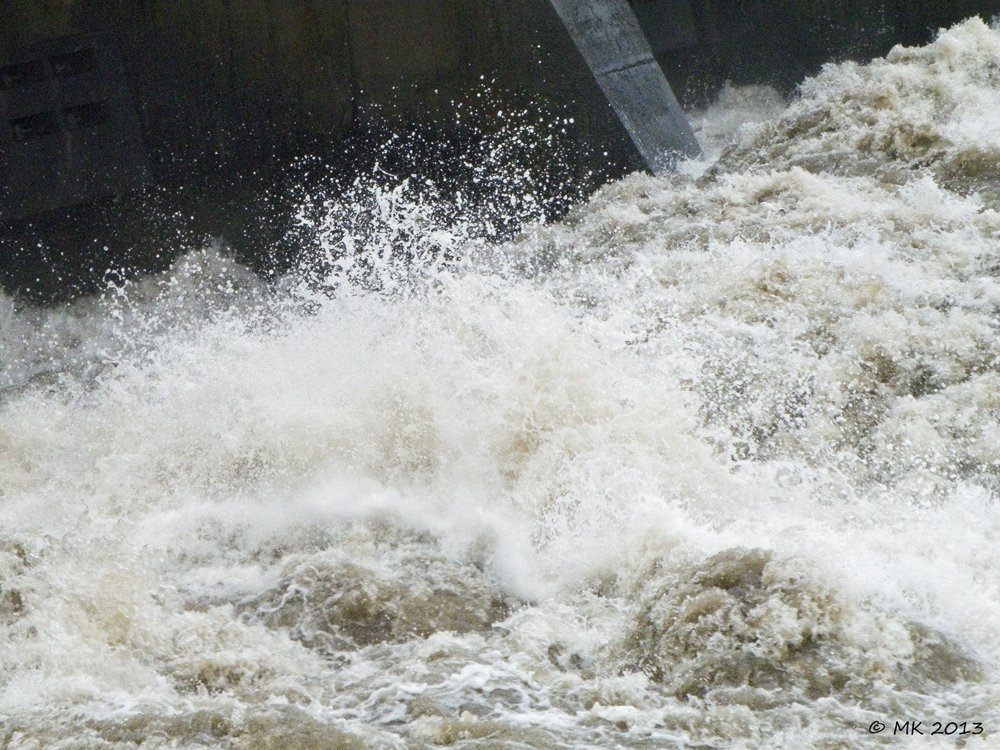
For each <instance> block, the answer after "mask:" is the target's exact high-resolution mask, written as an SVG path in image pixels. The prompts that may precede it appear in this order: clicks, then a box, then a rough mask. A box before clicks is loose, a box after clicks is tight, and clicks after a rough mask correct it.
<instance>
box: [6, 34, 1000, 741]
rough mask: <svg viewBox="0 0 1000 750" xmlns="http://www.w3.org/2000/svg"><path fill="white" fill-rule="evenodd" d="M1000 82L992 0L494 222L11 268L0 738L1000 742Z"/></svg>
mask: <svg viewBox="0 0 1000 750" xmlns="http://www.w3.org/2000/svg"><path fill="white" fill-rule="evenodd" d="M752 120H761V121H760V122H757V123H756V124H754V123H748V121H752ZM741 122H743V123H748V124H744V125H743V127H742V128H740V129H739V130H738V131H736V127H737V126H738V125H739V124H740V123H741ZM998 123H1000V32H998V31H997V30H994V29H991V28H990V27H989V26H988V25H986V24H984V23H983V22H981V21H979V20H975V19H974V20H970V21H968V22H965V23H963V24H961V25H959V26H956V27H955V28H953V29H951V30H949V31H947V32H944V33H943V34H942V35H941V36H940V37H939V38H938V39H937V41H935V42H934V43H932V44H930V45H929V46H927V47H924V48H919V49H903V48H897V49H895V50H893V51H892V52H891V53H890V54H889V55H888V56H887V58H886V59H884V60H876V61H874V62H872V63H871V64H869V65H857V64H853V63H845V64H841V65H833V66H829V67H827V68H826V69H825V70H824V71H823V72H822V73H821V74H820V75H819V76H818V77H816V78H815V79H812V80H809V81H806V82H805V83H804V84H803V87H802V90H801V96H799V97H798V98H797V99H796V100H795V101H794V102H793V103H792V104H791V105H790V106H787V108H786V106H785V104H784V103H781V102H779V101H778V100H777V99H776V97H775V95H774V94H773V93H771V92H769V91H767V90H762V89H752V88H751V89H735V88H734V89H729V90H727V91H725V92H724V94H723V96H722V98H721V99H720V102H719V103H718V104H717V106H716V107H714V108H713V109H711V110H710V111H708V112H706V113H704V114H703V115H702V116H700V117H699V118H697V121H696V124H697V125H698V126H699V127H700V133H701V137H702V139H703V141H705V142H706V143H707V144H708V145H709V150H714V151H715V153H716V154H719V152H720V151H721V145H722V144H723V143H724V142H725V141H726V140H727V139H728V140H732V139H735V142H734V145H732V146H731V147H729V148H727V149H726V150H724V151H721V155H718V156H717V158H714V159H713V160H711V161H707V162H702V163H692V164H687V165H685V167H684V170H683V173H682V174H680V175H678V176H675V177H673V178H670V179H654V178H651V177H648V176H643V175H633V176H632V177H629V178H628V179H625V180H623V181H621V182H619V183H617V184H613V185H609V186H607V187H605V188H604V189H602V190H601V191H599V192H598V193H597V194H596V195H595V196H594V197H593V198H592V199H591V200H590V201H589V202H588V203H586V204H585V205H582V206H580V207H579V208H578V209H576V210H575V211H574V212H573V213H572V214H570V215H569V216H568V217H567V218H566V219H565V220H563V221H561V222H559V223H556V224H550V225H541V224H540V225H537V226H528V227H526V228H525V230H524V232H523V233H522V234H521V235H520V236H519V238H517V239H516V240H514V241H512V242H510V243H507V244H505V245H501V246H495V245H492V246H491V245H488V244H485V243H480V242H476V241H474V240H472V239H466V238H463V233H462V231H461V227H460V226H459V225H458V224H455V223H454V222H452V223H451V224H449V225H447V226H443V225H442V226H436V225H435V224H434V221H433V216H434V211H432V210H430V209H429V208H428V207H427V206H426V205H423V204H421V202H420V201H419V200H417V199H411V198H412V196H411V194H410V193H409V192H407V190H406V189H404V187H399V188H397V189H396V190H388V189H387V190H383V191H378V190H374V189H373V190H372V191H370V193H369V200H368V201H367V203H365V204H364V205H360V204H359V205H358V206H355V207H352V206H345V205H342V204H338V205H334V203H332V202H331V203H328V204H318V205H313V206H310V207H308V208H307V209H304V210H303V221H304V222H306V221H308V222H311V225H310V230H311V232H312V234H311V235H310V236H312V237H313V240H314V242H315V247H314V248H313V250H312V251H311V256H312V260H313V268H312V270H311V271H309V272H303V273H302V274H299V275H298V276H296V277H294V278H290V279H289V280H288V281H287V282H285V283H284V284H282V285H278V287H277V288H265V287H263V286H262V285H261V284H260V283H259V282H257V281H256V279H254V277H253V276H252V275H250V274H249V273H248V272H245V271H244V270H242V269H241V268H239V267H238V266H236V265H235V264H234V263H232V262H231V261H230V260H228V259H227V258H226V257H225V255H224V254H221V253H219V252H215V251H212V250H205V251H203V252H193V253H189V254H188V255H186V256H184V257H183V258H182V259H181V260H180V261H178V263H177V264H176V265H175V267H174V268H173V269H172V270H171V271H170V272H169V273H167V274H165V275H163V276H159V277H155V278H150V279H147V280H145V281H143V282H141V283H135V284H130V285H126V286H123V287H120V288H116V287H110V288H109V290H108V291H107V293H106V294H104V295H103V296H102V297H100V298H94V299H90V300H83V301H77V302H75V303H72V304H69V305H67V306H65V307H62V308H58V309H52V310H47V311H37V310H36V311H31V310H22V309H20V308H18V307H16V306H15V305H14V303H13V301H12V300H10V299H7V298H0V366H2V368H3V369H2V372H0V378H2V381H0V388H2V389H3V390H2V391H0V745H2V746H3V747H5V748H11V749H14V748H18V749H19V750H27V749H28V748H32V749H41V748H45V749H48V748H81V749H82V748H120V749H122V750H124V749H125V748H150V749H152V748H234V749H246V750H257V749H261V750H265V749H273V750H279V749H280V750H306V749H307V748H308V749H316V750H323V749H332V748H338V749H351V750H354V749H358V750H360V749H361V748H433V747H439V746H450V747H455V748H618V747H621V748H668V749H669V748H693V747H697V748H745V749H746V748H827V749H830V750H832V749H833V748H845V749H846V748H869V747H886V746H892V747H914V748H918V747H919V748H937V747H942V748H943V747H948V748H951V747H961V746H964V747H968V748H991V747H993V748H995V747H998V746H1000V673H998V669H1000V661H998V654H1000V554H998V551H1000V549H998V545H1000V508H998V505H997V498H998V493H1000V282H998V280H1000V213H998V210H997V209H998V195H1000V188H998V185H1000V125H998ZM362 203H364V202H362ZM352 211H357V212H359V214H358V215H361V214H363V215H364V216H365V217H367V218H365V219H364V220H363V221H362V220H360V219H359V220H356V221H354V223H353V224H352V220H351V219H350V216H351V212H352ZM307 217H308V218H307ZM355 230H357V231H355ZM400 247H403V250H404V252H402V253H399V252H396V251H398V250H399V248H400ZM915 722H920V725H919V727H915V726H914V723H915ZM883 725H884V729H882V730H881V731H879V728H880V727H881V726H883ZM935 728H937V729H938V730H939V732H940V733H939V734H932V732H934V730H935ZM915 732H923V733H924V734H922V735H920V734H916V733H915Z"/></svg>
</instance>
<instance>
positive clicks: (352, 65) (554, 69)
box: [0, 0, 1000, 299]
mask: <svg viewBox="0 0 1000 750" xmlns="http://www.w3.org/2000/svg"><path fill="white" fill-rule="evenodd" d="M632 6H633V10H634V12H635V16H636V18H637V19H638V21H639V23H640V25H641V27H642V31H643V32H644V34H645V36H646V38H647V39H648V42H649V46H650V48H651V50H652V52H653V53H654V54H655V55H656V60H657V62H658V63H659V66H660V67H661V68H662V70H663V71H664V73H665V74H666V77H667V79H668V80H669V82H670V85H671V86H672V88H673V90H674V92H675V93H676V94H677V98H678V99H679V100H680V103H681V105H682V106H684V107H687V108H691V107H698V106H702V105H704V104H705V103H707V102H708V101H710V100H711V99H712V97H713V96H714V95H715V93H716V92H717V91H718V89H719V88H720V87H721V85H722V84H723V83H724V82H726V81H732V82H734V83H767V84H770V85H773V86H775V87H777V88H779V89H780V90H782V91H784V92H790V91H791V90H792V89H793V88H794V86H795V85H796V84H797V82H798V81H800V80H801V79H802V77H803V76H804V75H807V74H810V73H813V72H815V71H816V70H817V69H818V68H819V66H820V65H821V64H822V63H823V62H826V61H829V60H840V59H846V58H858V59H864V58H867V57H871V56H873V55H878V54H883V53H884V52H886V51H887V50H888V49H889V48H890V47H891V46H892V45H893V44H896V43H904V44H915V43H921V42H924V41H926V40H928V39H929V38H931V37H932V35H933V33H934V32H935V30H936V29H937V28H938V27H941V26H947V25H949V24H951V23H953V22H955V21H956V20H958V19H961V18H963V17H966V16H970V15H976V14H979V15H982V16H984V17H989V16H991V15H992V14H994V13H997V12H998V11H1000V2H998V1H997V0H960V1H958V2H943V1H942V2H917V0H881V1H880V2H874V3H866V2H860V0H838V1H837V2H819V0H782V1H780V2H764V1H763V0H740V1H739V2H731V3H723V2H720V1H719V0H632ZM0 71H2V72H0V88H2V92H0V94H2V96H0V99H2V101H3V103H4V107H5V110H4V112H2V113H0V114H2V115H3V118H4V119H5V122H4V123H0V125H2V126H3V127H0V130H2V131H3V132H2V135H0V149H3V151H2V153H0V179H2V180H3V185H0V222H2V224H0V258H2V262H0V283H2V284H3V285H4V286H5V287H7V288H9V289H13V290H16V291H18V292H20V293H21V294H22V296H24V297H25V298H26V299H50V298H58V297H60V296H65V295H67V294H68V295H72V294H77V293H80V292H85V291H88V290H89V289H92V288H95V285H99V283H100V281H101V278H102V276H103V273H104V271H105V270H106V269H107V268H109V267H121V268H125V269H129V270H135V271H141V270H155V269H157V268H160V267H163V266H164V265H165V264H167V263H169V260H170V258H169V252H167V251H164V250H163V249H162V248H163V245H164V242H163V241H161V240H162V238H163V237H171V238H176V237H177V236H181V237H183V238H185V241H189V242H191V243H197V242H200V241H203V240H204V238H206V237H213V236H214V237H222V238H224V239H225V241H226V242H227V243H228V244H229V245H230V246H231V248H232V249H233V251H234V252H235V253H236V255H237V257H238V258H239V259H240V260H242V261H244V262H246V263H248V264H249V265H251V266H252V267H254V268H256V269H257V270H259V271H269V270H270V271H273V272H280V271H281V270H282V269H283V268H285V267H287V265H288V264H289V263H291V262H293V260H294V255H295V250H294V248H288V247H283V246H282V237H283V236H284V233H285V231H286V229H287V222H288V208H289V206H288V205H287V201H288V197H287V190H286V189H287V188H288V186H289V185H290V184H291V183H298V182H301V181H302V180H303V179H306V176H305V175H307V174H316V173H319V172H323V173H328V174H334V175H337V176H338V177H339V178H342V179H349V178H350V177H351V176H352V175H355V174H358V173H363V172H364V171H365V170H366V169H370V168H371V167H372V165H373V163H374V162H375V161H376V160H378V159H382V165H383V166H386V165H385V159H386V158H389V159H390V162H392V160H393V159H395V160H396V162H395V163H390V164H389V168H398V170H399V171H401V172H405V171H406V170H413V171H421V170H424V169H426V170H429V171H430V172H431V174H430V175H429V176H430V177H431V178H432V179H435V180H438V181H441V182H443V183H448V182H449V181H451V182H456V181H457V182H461V180H462V179H463V178H462V176H461V174H458V173H456V172H455V171H454V170H451V169H450V167H449V166H448V165H449V163H450V162H449V159H452V158H453V157H455V154H457V153H458V152H459V151H461V148H462V144H463V143H465V142H468V141H469V140H475V139H476V138H480V137H483V136H484V134H486V133H489V132H490V131H499V130H501V129H502V128H503V127H504V126H505V122H504V118H503V117H496V116H495V113H496V112H503V111H507V112H510V111H512V110H514V109H516V110H518V111H521V112H529V111H530V112H532V113H534V114H532V115H530V116H529V117H536V118H540V119H544V118H546V117H549V118H555V117H558V118H561V119H562V120H563V121H565V122H567V123H568V122H572V126H571V127H569V129H568V132H567V133H566V135H565V138H566V139H568V140H569V141H570V142H571V143H576V144H579V145H580V147H579V148H572V147H569V148H565V149H564V150H563V153H562V154H561V157H560V159H559V164H558V165H555V164H554V163H549V164H544V162H545V161H546V160H545V158H544V156H537V155H536V156H534V157H532V158H534V159H536V161H540V162H542V164H541V166H539V165H538V164H537V163H536V165H535V166H536V169H537V170H538V171H539V174H543V175H544V174H545V170H546V169H549V170H552V169H555V170H557V171H558V172H559V175H558V179H556V178H552V179H550V180H549V181H550V182H559V183H560V184H561V185H573V186H575V188H574V189H576V191H577V193H576V194H584V193H586V192H587V191H588V190H590V189H593V187H595V186H596V185H597V184H599V183H601V182H603V181H606V180H608V179H613V178H615V177H619V176H621V175H623V174H625V173H627V172H629V171H632V170H635V169H640V168H643V166H644V162H643V160H642V159H641V158H640V154H639V153H638V152H637V150H636V148H635V146H634V144H633V142H632V140H630V138H629V137H628V134H627V133H626V131H625V129H624V128H623V127H622V125H621V122H620V121H619V119H618V118H617V117H616V116H615V113H614V111H613V110H612V108H611V107H610V106H609V104H608V101H607V100H606V98H605V96H604V94H603V93H602V90H601V88H600V87H599V86H598V84H597V82H595V79H594V76H593V75H592V72H591V70H589V69H588V67H587V64H586V62H585V61H584V59H583V58H582V57H581V55H580V53H579V51H578V49H577V47H576V46H575V45H574V43H573V39H572V38H571V36H570V34H569V33H568V31H567V29H566V28H565V27H564V26H563V24H562V23H561V22H560V18H559V15H558V14H557V13H556V12H555V10H554V9H553V7H552V6H551V5H550V3H549V2H548V0H483V1H482V2H477V3H460V2H456V1H454V0H364V1H361V0H200V1H199V2H194V1H193V0H64V1H62V2H52V1H51V0H8V2H5V3H4V4H3V5H0ZM28 91H30V92H31V93H29V94H23V92H28ZM22 94H23V95H22ZM39 97H40V98H39ZM484 97H485V99H484ZM42 100H44V102H42ZM484 100H488V101H489V103H490V104H489V107H488V108H486V107H484V106H483V105H482V102H483V101H484ZM40 102H42V103H40ZM487 109H488V110H489V111H487ZM463 112H464V113H465V114H464V115H462V114H461V113H463ZM463 116H464V118H465V119H464V120H463V119H462V118H463ZM393 133H395V134H397V135H398V134H400V133H419V134H421V135H420V138H419V139H418V141H417V142H419V143H420V144H422V146H421V148H423V149H424V151H425V153H423V154H422V155H420V154H417V155H414V154H402V153H399V154H393V155H389V156H388V157H387V156H386V154H385V152H384V151H380V150H379V144H380V143H381V141H382V140H385V139H386V138H388V137H390V134H393ZM88 134H89V135H88ZM380 139H381V140H380ZM419 150H420V149H417V151H419ZM447 154H451V156H447ZM60 160H61V161H60ZM421 160H422V161H421ZM57 161H58V162H59V163H60V164H63V166H62V167H60V168H59V169H58V170H57V169H55V168H53V167H51V165H52V164H53V163H55V162H57ZM550 161H552V162H554V161H555V160H550ZM291 165H297V166H296V168H292V166H291ZM303 165H308V168H307V167H305V166H303ZM459 171H460V170H459ZM567 200H568V199H567ZM566 204H567V201H562V202H559V201H554V203H553V206H555V208H554V209H553V211H555V212H556V213H558V211H560V210H564V209H565V207H566ZM560 207H561V208H560Z"/></svg>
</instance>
